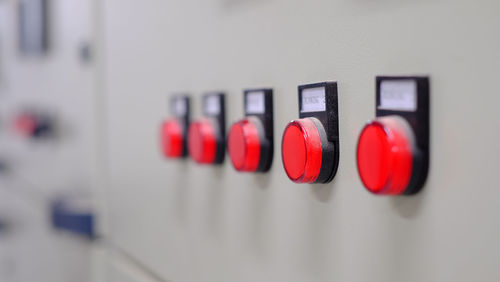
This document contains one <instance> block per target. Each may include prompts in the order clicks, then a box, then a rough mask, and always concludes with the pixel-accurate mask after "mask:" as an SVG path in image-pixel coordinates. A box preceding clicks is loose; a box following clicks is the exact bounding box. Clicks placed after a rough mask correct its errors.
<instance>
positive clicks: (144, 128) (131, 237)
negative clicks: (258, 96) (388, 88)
mask: <svg viewBox="0 0 500 282" xmlns="http://www.w3.org/2000/svg"><path fill="white" fill-rule="evenodd" d="M499 13H500V3H499V2H498V1H490V0H480V1H468V0H421V1H409V0H402V1H401V0H400V1H396V0H372V1H368V0H329V1H326V0H309V1H301V0H146V1H132V0H0V281H1V282H29V281H47V282H69V281H72V282H76V281H82V282H83V281H120V282H122V281H131V282H132V281H176V282H177V281H192V282H202V281H209V282H224V281H227V282H229V281H231V282H241V281H249V282H250V281H252V282H256V281H273V282H276V281H287V282H292V281H297V282H304V281H349V282H352V281H380V282H382V281H384V282H387V281H394V282H396V281H441V282H442V281H454V282H456V281H476V280H481V281H500V268H499V267H498V266H499V263H500V244H499V243H498V238H500V221H499V219H498V217H499V215H500V190H499V189H498V188H499V187H500V186H499V184H498V180H497V178H498V177H497V175H498V172H497V170H498V168H499V165H498V159H499V158H500V150H499V149H498V145H497V143H498V140H499V139H500V133H499V131H498V128H500V116H499V114H498V112H499V111H498V107H499V105H500V95H499V94H500V86H499V84H498V77H499V76H500V52H499V50H500V38H499V36H498V34H499V31H500V17H499ZM377 75H428V76H429V77H430V78H431V148H432V150H431V168H430V173H429V178H428V180H427V183H426V186H425V188H424V191H423V192H422V193H420V194H418V195H416V196H411V197H396V198H391V197H376V196H373V195H371V194H369V193H367V192H366V190H365V189H364V188H363V186H362V184H361V182H360V181H359V177H358V175H357V171H356V166H355V157H354V156H355V145H356V142H357V138H358V135H359V132H360V130H361V128H362V127H363V125H364V123H365V122H366V121H367V120H369V119H371V118H373V117H374V103H375V96H374V83H375V76H377ZM327 80H336V81H338V82H339V115H340V121H339V122H340V136H341V138H340V147H341V153H340V156H341V158H340V166H339V171H338V174H337V176H336V178H335V180H334V181H333V182H332V183H330V184H325V185H316V186H314V185H296V184H294V183H292V182H290V181H289V180H288V178H287V177H286V175H285V173H284V171H283V168H282V165H281V156H280V153H279V152H280V150H279V148H280V147H279V144H280V142H279V140H280V138H281V135H282V130H283V128H284V127H285V125H286V123H287V122H288V121H289V120H292V119H294V118H297V96H296V95H297V89H296V87H297V85H299V84H304V83H313V82H319V81H327ZM261 87H271V88H274V91H275V105H276V107H275V132H274V133H275V136H276V140H278V142H276V144H277V145H276V147H275V152H276V153H275V156H274V163H273V167H272V169H271V171H270V172H269V173H267V174H261V175H242V174H238V173H237V172H235V171H234V169H233V168H232V167H231V164H230V162H229V161H228V160H226V162H225V163H224V164H223V165H222V166H218V167H200V166H198V165H196V164H195V163H194V162H192V161H190V160H182V161H172V160H166V159H164V158H163V156H162V154H161V151H160V149H159V145H158V140H159V136H158V129H159V126H160V124H161V121H162V120H163V119H165V118H167V117H168V116H169V115H171V113H170V111H169V108H168V106H167V105H168V103H167V102H168V99H169V98H170V97H171V96H172V95H173V94H188V95H191V97H192V106H193V109H192V113H193V116H195V117H198V116H200V115H201V109H200V101H201V99H200V97H201V95H202V94H203V93H206V92H208V91H224V92H225V93H226V94H227V99H228V102H227V105H228V106H227V119H228V125H229V124H230V123H231V122H233V121H235V120H237V119H239V118H241V117H242V116H243V111H242V109H243V108H242V106H243V102H242V91H243V89H247V88H261Z"/></svg>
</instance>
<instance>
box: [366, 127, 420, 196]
mask: <svg viewBox="0 0 500 282" xmlns="http://www.w3.org/2000/svg"><path fill="white" fill-rule="evenodd" d="M413 140H414V136H413V132H412V131H411V129H409V125H408V124H407V122H406V121H405V120H403V119H401V118H398V117H383V118H378V119H376V120H374V121H372V122H370V123H369V124H367V125H366V126H365V128H364V129H363V131H362V132H361V135H360V136H359V141H358V148H357V162H358V172H359V175H360V177H361V181H362V182H363V184H364V185H365V187H366V188H367V189H368V190H369V191H370V192H372V193H375V194H386V195H399V194H402V193H403V192H404V191H405V190H406V188H407V186H408V184H409V182H410V178H411V174H412V167H413V153H412V152H413V151H412V144H413V143H414V142H413Z"/></svg>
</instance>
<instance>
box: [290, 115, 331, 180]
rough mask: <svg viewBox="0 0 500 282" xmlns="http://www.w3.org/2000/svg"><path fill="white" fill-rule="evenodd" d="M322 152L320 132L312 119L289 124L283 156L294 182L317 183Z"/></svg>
mask: <svg viewBox="0 0 500 282" xmlns="http://www.w3.org/2000/svg"><path fill="white" fill-rule="evenodd" d="M322 152H323V150H322V146H321V138H320V135H319V131H318V128H317V127H316V124H315V123H314V122H313V120H312V119H311V118H304V119H299V120H294V121H291V122H290V123H288V125H287V127H286V128H285V131H284V133H283V139H282V143H281V155H282V159H283V167H284V168H285V172H286V174H287V175H288V177H289V178H290V179H291V180H292V181H294V182H297V183H313V182H314V181H316V179H317V178H318V176H319V173H320V170H321V162H322Z"/></svg>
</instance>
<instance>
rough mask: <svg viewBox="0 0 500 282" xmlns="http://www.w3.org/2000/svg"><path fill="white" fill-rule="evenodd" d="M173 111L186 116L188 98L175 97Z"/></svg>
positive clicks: (175, 113)
mask: <svg viewBox="0 0 500 282" xmlns="http://www.w3.org/2000/svg"><path fill="white" fill-rule="evenodd" d="M173 112H174V115H176V116H184V115H186V112H187V105H186V99H184V98H175V99H174V103H173Z"/></svg>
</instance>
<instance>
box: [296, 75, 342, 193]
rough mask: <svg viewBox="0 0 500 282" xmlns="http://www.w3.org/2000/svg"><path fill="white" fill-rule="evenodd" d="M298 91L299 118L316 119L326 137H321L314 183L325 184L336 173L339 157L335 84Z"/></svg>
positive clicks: (322, 83) (314, 84) (304, 87)
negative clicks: (320, 154) (319, 164)
mask: <svg viewBox="0 0 500 282" xmlns="http://www.w3.org/2000/svg"><path fill="white" fill-rule="evenodd" d="M298 90H299V117H300V118H308V117H313V118H316V119H318V120H319V121H320V122H321V124H322V126H323V127H324V129H325V133H326V136H321V139H322V143H323V144H325V145H324V146H323V161H322V164H321V172H320V174H319V176H318V179H317V180H316V182H321V183H327V182H330V181H332V179H333V177H335V174H336V173H337V169H338V164H339V156H340V149H339V117H338V91H337V82H334V81H327V82H320V83H313V84H306V85H300V86H299V87H298ZM320 135H322V134H321V133H320Z"/></svg>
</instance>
